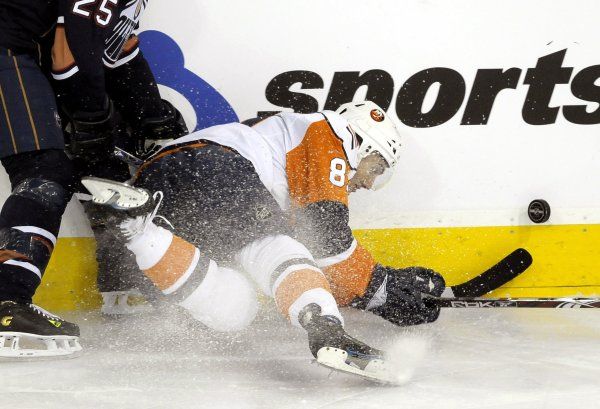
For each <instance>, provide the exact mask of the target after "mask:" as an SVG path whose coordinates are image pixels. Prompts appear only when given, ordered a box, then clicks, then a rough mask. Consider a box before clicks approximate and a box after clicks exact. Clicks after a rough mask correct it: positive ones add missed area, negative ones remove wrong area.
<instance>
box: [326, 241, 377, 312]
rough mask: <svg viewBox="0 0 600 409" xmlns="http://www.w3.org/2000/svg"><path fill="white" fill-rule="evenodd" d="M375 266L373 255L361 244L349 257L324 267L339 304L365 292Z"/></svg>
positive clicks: (346, 303)
mask: <svg viewBox="0 0 600 409" xmlns="http://www.w3.org/2000/svg"><path fill="white" fill-rule="evenodd" d="M374 267H375V260H374V259H373V256H371V254H370V253H369V252H368V251H367V250H365V249H364V248H363V247H362V246H361V245H360V244H359V245H358V246H357V247H356V250H354V253H352V255H351V256H350V257H348V259H346V260H344V261H342V262H340V263H337V264H334V265H332V266H329V267H325V268H324V269H323V273H324V274H325V277H327V280H329V283H330V284H331V292H332V293H333V296H334V297H335V300H336V302H337V303H338V305H339V306H345V305H348V304H349V303H350V301H352V300H353V299H354V298H356V297H359V296H362V295H363V294H364V293H365V291H366V290H367V287H368V286H369V282H370V281H371V276H372V274H373V268H374Z"/></svg>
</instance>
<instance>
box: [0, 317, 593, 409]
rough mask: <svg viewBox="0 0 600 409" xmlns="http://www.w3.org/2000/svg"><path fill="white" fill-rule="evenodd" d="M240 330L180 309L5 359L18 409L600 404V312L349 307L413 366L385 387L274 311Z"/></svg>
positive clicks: (5, 393) (8, 391) (357, 321)
mask: <svg viewBox="0 0 600 409" xmlns="http://www.w3.org/2000/svg"><path fill="white" fill-rule="evenodd" d="M267 316H268V318H263V319H261V320H259V321H257V322H256V323H255V324H254V325H253V326H252V328H250V329H248V330H247V331H245V332H244V333H242V334H239V335H238V336H236V337H223V336H216V335H215V334H210V333H208V332H207V331H205V330H204V329H202V328H201V327H200V326H198V325H196V324H195V323H194V322H192V321H189V320H186V319H185V318H182V317H181V316H180V315H177V314H175V313H168V314H163V315H160V316H151V317H145V318H127V319H121V320H118V321H104V320H102V319H101V318H100V317H99V315H98V314H92V313H90V314H87V315H81V314H80V315H77V316H70V317H69V318H71V319H75V320H77V321H78V322H79V323H80V324H81V326H82V332H83V344H84V347H86V350H85V353H84V354H83V355H82V356H80V357H78V358H76V359H69V360H62V361H45V362H19V363H13V362H0V368H1V370H2V375H3V376H2V382H1V383H0V399H1V402H2V406H3V407H11V408H361V409H362V408H383V407H385V408H406V409H417V408H428V409H431V408H440V409H451V408H460V409H471V408H472V409H475V408H477V409H482V408H485V409H490V408H499V409H500V408H502V409H513V408H515V409H516V408H527V409H537V408H544V409H554V408H556V409H559V408H560V409H564V408H567V407H572V408H577V407H587V408H597V407H600V348H599V347H600V313H598V312H597V311H595V310H564V311H561V310H524V309H523V310H521V309H504V310H502V309H494V310H444V311H443V315H442V317H441V318H440V320H439V321H438V322H437V323H435V324H433V325H430V326H427V327H420V328H411V329H400V328H396V327H394V326H392V325H390V324H388V323H385V322H384V321H382V320H381V319H379V318H377V317H374V316H371V315H368V314H364V313H361V312H358V311H347V312H346V311H345V316H346V317H347V327H348V331H349V332H350V333H351V334H354V335H356V336H358V337H359V338H362V339H364V340H365V341H368V342H370V343H371V344H372V345H373V346H379V347H381V346H384V345H385V346H386V347H387V348H389V349H390V350H394V352H395V353H396V356H397V357H398V359H400V360H403V361H406V362H407V370H408V372H410V370H411V368H412V369H414V374H410V375H411V379H410V381H408V383H406V384H405V385H403V386H400V387H382V386H377V385H375V384H372V383H369V382H368V381H364V380H361V379H358V378H353V377H351V376H348V375H344V374H339V373H334V374H331V376H330V373H329V371H328V370H326V369H325V368H322V367H319V366H318V365H316V364H312V363H311V358H312V357H311V355H310V353H309V352H308V348H307V343H306V340H305V338H304V334H303V333H302V332H301V331H300V330H296V329H293V328H290V327H289V326H287V325H286V323H285V322H283V320H281V319H279V318H277V317H276V316H275V314H273V313H272V312H270V311H269V312H268V313H267Z"/></svg>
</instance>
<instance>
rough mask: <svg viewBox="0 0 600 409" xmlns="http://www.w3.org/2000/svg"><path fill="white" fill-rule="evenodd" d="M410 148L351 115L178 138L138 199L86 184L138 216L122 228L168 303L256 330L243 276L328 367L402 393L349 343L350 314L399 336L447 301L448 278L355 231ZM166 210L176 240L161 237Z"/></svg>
mask: <svg viewBox="0 0 600 409" xmlns="http://www.w3.org/2000/svg"><path fill="white" fill-rule="evenodd" d="M400 139H401V136H400V135H399V133H398V131H397V128H396V126H395V125H394V124H393V122H392V121H391V119H390V118H389V117H388V116H387V115H386V114H385V113H384V111H383V110H381V109H380V108H379V107H378V106H377V105H375V104H374V103H372V102H364V103H351V104H346V105H344V106H342V107H341V108H340V109H339V110H338V111H337V113H336V112H331V111H324V112H321V113H315V114H293V113H282V114H279V115H276V116H273V117H270V118H268V119H266V120H263V121H261V122H259V123H257V124H256V125H254V126H253V127H248V126H246V125H242V124H238V123H233V124H227V125H220V126H215V127H212V128H208V129H205V130H202V131H199V132H195V133H193V134H190V135H188V136H185V137H182V138H179V139H176V140H175V141H173V142H172V143H170V144H168V145H166V146H165V147H164V148H163V149H162V150H161V151H160V152H159V153H158V154H156V155H155V156H153V157H152V158H151V159H150V160H148V161H147V162H145V163H144V164H143V165H142V166H141V167H140V168H139V170H138V173H137V175H136V178H135V185H136V186H137V187H135V188H134V187H131V186H128V185H123V184H119V183H117V182H112V181H107V180H103V179H97V178H86V179H84V181H83V182H84V185H85V186H86V187H87V188H88V189H89V190H90V192H91V193H92V194H93V196H94V201H96V202H97V203H105V204H108V205H112V206H113V207H114V208H117V209H133V210H129V211H128V212H122V213H123V214H128V215H129V216H131V217H123V219H124V221H123V222H122V223H121V229H122V232H123V234H124V235H125V236H126V237H128V239H129V241H128V244H127V247H128V248H129V249H130V250H131V251H132V252H133V253H134V254H135V256H136V259H137V263H138V265H139V267H140V269H141V270H142V271H144V273H145V274H146V276H147V277H149V278H150V279H151V280H152V282H154V284H155V285H156V286H157V287H158V288H159V289H160V290H162V292H163V294H165V296H166V297H167V298H168V299H170V300H171V301H172V302H174V303H177V304H178V305H180V306H181V307H183V308H185V309H186V310H188V312H190V313H191V314H192V315H193V316H194V317H195V318H196V319H198V320H199V321H201V322H203V323H204V324H206V325H207V326H209V327H212V328H214V329H217V330H224V331H227V330H239V329H242V328H244V327H245V326H247V325H248V324H249V323H250V322H251V321H252V320H253V318H254V316H255V314H256V311H257V300H256V294H255V291H254V289H253V287H252V286H251V285H250V283H249V282H248V281H247V280H246V279H245V278H244V276H243V275H242V274H241V273H240V272H239V271H244V272H246V273H247V274H249V275H250V277H252V279H253V280H254V281H255V282H256V284H257V285H258V287H259V288H260V289H261V290H262V291H263V292H264V293H265V294H266V295H268V296H271V297H273V298H274V299H275V302H276V305H277V307H278V309H279V310H280V312H281V313H282V314H283V315H284V316H286V317H288V318H289V319H290V321H291V323H292V324H293V325H295V326H300V327H303V328H304V329H305V330H306V331H307V333H308V340H309V347H310V350H311V352H312V354H313V355H314V356H315V357H317V360H318V362H320V363H321V364H323V365H326V366H328V367H331V368H334V369H337V370H341V371H345V372H349V373H354V374H357V375H360V376H363V377H366V378H370V379H374V380H379V381H384V382H393V376H392V375H391V374H390V373H388V372H387V370H386V364H385V359H384V357H383V353H382V351H379V350H377V349H374V348H372V347H370V346H368V345H366V344H364V343H362V342H360V341H358V340H356V339H354V338H353V337H351V336H349V335H348V334H347V333H346V332H345V330H344V325H343V324H344V321H343V318H342V315H341V314H340V311H339V310H338V305H339V306H346V305H350V306H352V307H354V308H358V309H362V310H368V311H370V312H372V313H374V314H376V315H379V316H381V317H383V318H385V319H387V320H389V321H391V322H393V323H395V324H398V325H412V324H421V323H427V322H432V321H434V320H436V319H437V317H438V315H439V311H440V310H439V307H438V306H436V305H435V304H433V303H431V304H430V303H428V302H427V300H426V299H425V300H424V299H422V298H421V294H422V293H426V294H432V295H435V296H439V295H440V294H441V293H442V291H443V289H444V285H445V284H444V280H443V278H442V277H441V276H440V275H439V274H437V273H435V272H434V271H432V270H428V269H425V268H420V267H412V268H408V269H394V268H391V267H384V266H382V265H380V264H377V263H376V262H375V261H374V259H373V257H372V256H371V255H370V254H369V253H368V252H367V251H366V250H365V249H364V248H363V247H361V246H360V244H358V243H357V241H356V240H355V239H354V237H353V235H352V231H351V230H350V228H349V226H348V193H349V192H353V191H356V190H358V189H361V188H366V189H371V188H372V187H373V186H374V184H375V183H379V182H380V180H381V179H385V178H389V176H391V173H392V170H393V167H394V165H395V164H396V162H397V160H398V158H399V154H400V149H401V144H400ZM351 170H354V171H355V173H354V174H353V176H352V177H351V178H349V175H350V171H351ZM140 188H143V189H140ZM148 192H156V193H155V194H154V196H153V198H154V199H155V200H152V199H150V194H149V193H148ZM161 206H162V207H161ZM159 207H160V214H161V216H163V217H162V218H164V219H166V220H168V221H169V222H170V223H169V224H172V226H174V228H173V230H174V232H171V231H170V230H169V229H166V228H163V227H161V226H159V225H157V223H160V222H159V221H158V220H156V219H157V216H156V214H157V211H158V209H159ZM134 208H135V209H134ZM152 209H154V211H152ZM136 215H137V217H133V216H136ZM158 218H159V219H160V218H161V217H158ZM155 221H156V223H155Z"/></svg>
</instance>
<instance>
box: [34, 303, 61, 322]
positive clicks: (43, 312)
mask: <svg viewBox="0 0 600 409" xmlns="http://www.w3.org/2000/svg"><path fill="white" fill-rule="evenodd" d="M29 306H30V307H31V309H32V310H34V311H35V312H37V313H38V314H40V315H41V316H43V317H45V318H49V319H53V320H60V321H64V320H63V319H62V318H60V317H59V316H58V315H54V314H52V313H51V312H49V311H46V310H45V309H43V308H42V307H40V306H39V305H35V304H29Z"/></svg>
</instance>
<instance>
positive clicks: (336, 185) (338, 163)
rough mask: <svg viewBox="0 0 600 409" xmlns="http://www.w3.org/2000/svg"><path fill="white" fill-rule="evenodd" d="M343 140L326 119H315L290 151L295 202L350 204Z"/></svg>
mask: <svg viewBox="0 0 600 409" xmlns="http://www.w3.org/2000/svg"><path fill="white" fill-rule="evenodd" d="M349 170H350V166H349V164H348V160H347V158H346V153H345V151H344V147H343V142H342V140H341V139H340V138H339V137H338V136H337V135H336V134H335V132H334V131H333V129H332V128H331V126H330V125H329V123H328V121H327V120H326V119H323V120H321V121H317V122H313V123H312V124H311V125H310V126H309V127H308V129H307V130H306V133H305V134H304V136H303V138H302V141H301V142H300V144H299V145H298V146H296V147H295V148H294V149H292V150H291V151H289V152H288V153H287V158H286V173H287V177H288V185H289V192H290V198H291V200H292V203H294V204H295V205H297V206H300V207H304V206H307V205H309V204H311V203H315V202H319V201H324V200H328V201H336V202H340V203H343V204H344V205H346V206H347V205H348V191H347V188H346V187H347V183H348V172H349Z"/></svg>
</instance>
